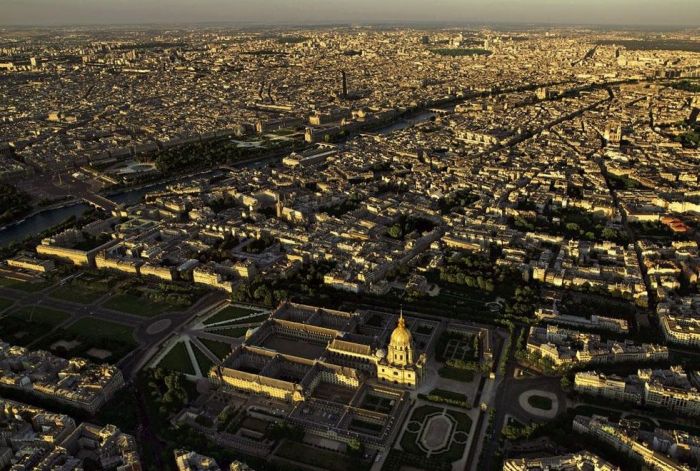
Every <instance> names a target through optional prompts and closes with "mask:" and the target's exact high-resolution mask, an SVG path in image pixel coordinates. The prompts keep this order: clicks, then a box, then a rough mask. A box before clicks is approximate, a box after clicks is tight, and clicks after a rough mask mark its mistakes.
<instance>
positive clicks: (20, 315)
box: [10, 306, 70, 326]
mask: <svg viewBox="0 0 700 471" xmlns="http://www.w3.org/2000/svg"><path fill="white" fill-rule="evenodd" d="M10 316H11V317H15V318H17V319H22V320H24V321H27V322H29V320H30V319H31V322H34V323H37V324H47V325H51V326H55V325H58V324H60V323H61V322H63V321H65V320H66V319H68V318H69V317H70V314H67V313H65V312H63V311H55V310H53V309H48V308H45V307H42V306H33V307H22V308H20V309H17V310H16V311H14V312H12V313H11V314H10Z"/></svg>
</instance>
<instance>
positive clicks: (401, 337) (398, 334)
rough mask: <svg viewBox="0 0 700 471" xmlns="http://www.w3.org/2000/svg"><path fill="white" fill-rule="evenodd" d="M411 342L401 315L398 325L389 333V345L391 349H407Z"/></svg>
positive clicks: (408, 331)
mask: <svg viewBox="0 0 700 471" xmlns="http://www.w3.org/2000/svg"><path fill="white" fill-rule="evenodd" d="M412 341H413V337H412V336H411V331H410V330H408V329H407V328H406V321H405V320H404V318H403V313H402V314H401V316H400V317H399V325H397V326H396V328H395V329H394V331H393V332H392V333H391V340H390V341H389V345H391V346H392V347H409V346H411V343H412Z"/></svg>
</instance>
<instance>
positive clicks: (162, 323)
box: [146, 319, 173, 335]
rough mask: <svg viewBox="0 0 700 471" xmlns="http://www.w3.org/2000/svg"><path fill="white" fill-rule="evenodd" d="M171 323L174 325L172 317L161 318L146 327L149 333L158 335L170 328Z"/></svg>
mask: <svg viewBox="0 0 700 471" xmlns="http://www.w3.org/2000/svg"><path fill="white" fill-rule="evenodd" d="M171 325H173V321H171V320H170V319H161V320H159V321H155V322H154V323H152V324H150V325H149V326H148V327H146V333H147V334H148V335H157V334H160V333H161V332H163V331H164V330H165V329H167V328H169V327H170V326H171Z"/></svg>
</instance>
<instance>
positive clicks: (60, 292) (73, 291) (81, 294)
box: [50, 285, 107, 304]
mask: <svg viewBox="0 0 700 471" xmlns="http://www.w3.org/2000/svg"><path fill="white" fill-rule="evenodd" d="M106 293H107V291H106V290H102V289H97V288H86V287H83V286H74V285H65V286H59V287H58V288H56V289H55V290H53V291H52V292H51V294H50V296H51V297H52V298H54V299H61V300H63V301H70V302H73V303H79V304H90V303H92V302H94V301H95V300H97V299H98V298H99V297H100V296H103V295H104V294H106Z"/></svg>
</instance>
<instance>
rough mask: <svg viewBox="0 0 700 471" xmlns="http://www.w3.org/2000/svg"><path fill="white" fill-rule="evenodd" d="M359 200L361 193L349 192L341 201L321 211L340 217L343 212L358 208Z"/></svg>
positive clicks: (360, 199)
mask: <svg viewBox="0 0 700 471" xmlns="http://www.w3.org/2000/svg"><path fill="white" fill-rule="evenodd" d="M360 202H362V195H360V194H359V193H351V194H350V196H348V198H347V199H346V200H345V201H343V202H342V203H340V204H338V205H335V206H330V207H327V208H324V209H323V211H324V212H325V213H327V214H329V215H331V216H335V217H340V216H342V215H343V214H345V213H348V212H350V211H354V210H356V209H357V208H359V207H360Z"/></svg>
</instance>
